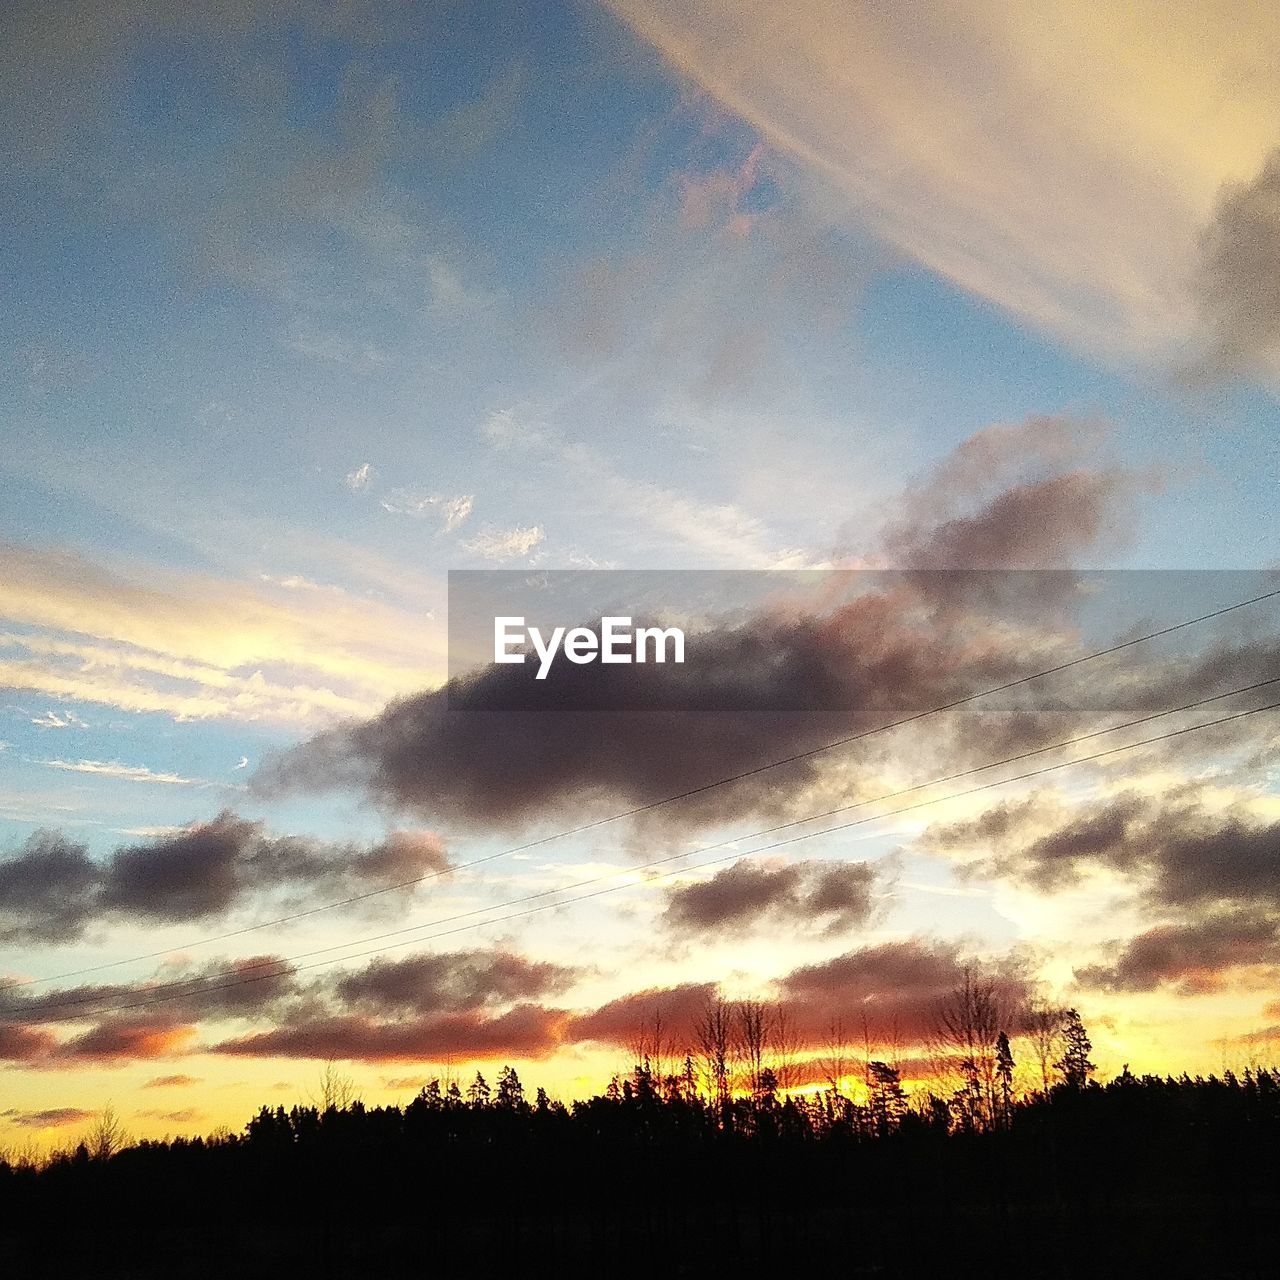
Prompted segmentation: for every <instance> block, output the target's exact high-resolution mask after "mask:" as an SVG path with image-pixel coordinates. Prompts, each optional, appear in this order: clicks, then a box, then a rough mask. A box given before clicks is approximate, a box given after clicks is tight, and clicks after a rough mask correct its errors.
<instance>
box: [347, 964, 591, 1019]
mask: <svg viewBox="0 0 1280 1280" xmlns="http://www.w3.org/2000/svg"><path fill="white" fill-rule="evenodd" d="M578 976H579V975H578V972H577V971H576V970H574V969H569V968H565V967H564V966H561V965H555V964H548V963H546V962H536V961H531V960H528V959H526V958H525V957H524V956H520V955H517V954H515V953H513V952H504V951H470V952H461V953H454V954H446V955H423V956H412V957H410V958H408V959H405V960H375V961H374V962H373V963H372V964H370V965H369V966H368V967H367V968H365V969H363V970H361V971H359V972H358V973H353V974H348V975H346V976H344V977H342V978H341V979H339V980H338V982H337V983H336V984H335V987H334V991H335V994H336V996H337V997H338V999H339V1000H341V1001H342V1002H343V1003H344V1004H346V1005H348V1006H349V1007H351V1008H352V1009H358V1010H361V1011H363V1012H374V1013H379V1014H383V1015H388V1014H393V1015H394V1014H405V1015H414V1016H423V1015H434V1014H441V1013H459V1012H464V1011H474V1010H476V1009H479V1008H482V1007H487V1006H491V1005H497V1004H508V1003H511V1002H513V1001H521V1000H525V1001H527V1000H532V999H535V998H540V997H543V996H547V995H558V994H560V993H561V992H563V991H564V990H565V989H566V988H567V987H569V986H570V985H571V984H572V983H573V982H574V981H576V979H577V978H578Z"/></svg>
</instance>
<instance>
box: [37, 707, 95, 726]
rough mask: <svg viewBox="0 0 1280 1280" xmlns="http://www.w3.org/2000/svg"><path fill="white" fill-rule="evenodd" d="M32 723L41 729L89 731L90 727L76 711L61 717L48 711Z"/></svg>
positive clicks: (65, 713) (67, 712)
mask: <svg viewBox="0 0 1280 1280" xmlns="http://www.w3.org/2000/svg"><path fill="white" fill-rule="evenodd" d="M31 723H32V724H33V725H35V726H36V727H37V728H40V729H87V728H88V727H89V726H88V725H87V724H85V722H84V721H83V720H81V719H80V717H79V716H78V715H76V713H75V712H74V711H66V712H64V713H63V714H62V715H59V714H58V713H57V712H56V711H46V712H45V713H44V715H42V716H36V717H35V718H34V719H33V720H32V721H31Z"/></svg>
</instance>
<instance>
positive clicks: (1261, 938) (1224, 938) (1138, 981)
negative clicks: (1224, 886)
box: [1076, 910, 1280, 995]
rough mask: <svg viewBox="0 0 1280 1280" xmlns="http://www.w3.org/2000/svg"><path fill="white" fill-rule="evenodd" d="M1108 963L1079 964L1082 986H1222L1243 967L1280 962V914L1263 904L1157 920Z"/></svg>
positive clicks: (1184, 989)
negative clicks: (1261, 908)
mask: <svg viewBox="0 0 1280 1280" xmlns="http://www.w3.org/2000/svg"><path fill="white" fill-rule="evenodd" d="M1113 951H1114V952H1115V954H1114V958H1113V959H1112V960H1111V961H1109V962H1108V963H1106V964H1099V965H1089V966H1086V967H1084V968H1080V969H1077V970H1076V981H1077V982H1079V983H1080V984H1081V985H1082V986H1086V987H1097V988H1100V989H1103V990H1107V991H1154V990H1156V989H1157V988H1159V987H1161V986H1166V985H1167V986H1171V987H1173V988H1174V989H1175V990H1177V991H1178V992H1179V993H1180V994H1182V995H1200V994H1206V993H1210V992H1214V991H1220V990H1221V989H1222V988H1223V987H1225V986H1227V985H1228V984H1229V983H1231V982H1232V981H1233V980H1234V978H1235V977H1236V976H1237V971H1238V970H1241V969H1257V968H1259V967H1261V966H1272V965H1275V964H1277V963H1280V916H1277V915H1275V914H1271V913H1267V912H1263V911H1258V910H1234V911H1217V912H1214V913H1213V914H1210V915H1207V916H1203V917H1199V918H1194V919H1190V920H1184V921H1178V922H1174V923H1165V924H1160V925H1156V926H1155V927H1154V928H1151V929H1148V930H1146V931H1145V932H1143V933H1140V934H1138V935H1137V937H1134V938H1130V939H1128V940H1127V941H1125V942H1123V943H1119V944H1115V945H1114V946H1113Z"/></svg>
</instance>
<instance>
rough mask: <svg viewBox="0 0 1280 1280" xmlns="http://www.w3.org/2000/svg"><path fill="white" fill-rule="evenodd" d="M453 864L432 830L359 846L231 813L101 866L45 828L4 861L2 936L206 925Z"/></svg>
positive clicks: (25, 938) (47, 937)
mask: <svg viewBox="0 0 1280 1280" xmlns="http://www.w3.org/2000/svg"><path fill="white" fill-rule="evenodd" d="M447 866H448V860H447V857H446V855H445V850H444V845H443V843H442V842H441V840H440V839H439V837H437V836H435V835H433V834H431V833H429V832H404V831H399V832H392V833H391V834H389V835H388V836H387V837H386V839H384V840H383V841H381V842H378V843H375V844H372V845H369V846H365V847H360V846H355V845H349V844H336V843H331V842H324V841H319V840H312V839H308V838H304V837H301V836H269V835H267V834H266V832H265V830H264V828H263V825H262V823H260V822H252V821H249V820H247V819H244V818H238V817H236V816H235V815H234V814H232V813H230V812H223V813H221V814H219V815H218V817H216V818H214V819H213V820H212V821H210V822H204V823H199V824H196V825H194V826H191V827H188V828H185V829H183V830H181V831H179V832H178V833H176V834H174V835H171V836H165V837H162V838H160V839H157V840H152V841H150V842H147V843H143V844H133V845H122V846H120V847H118V848H116V849H115V850H114V851H113V852H112V853H111V854H110V855H108V857H107V858H106V859H105V860H103V861H95V860H93V859H91V858H90V857H89V853H88V850H87V848H86V847H85V846H84V845H83V844H79V843H76V842H74V841H71V840H68V839H67V838H66V837H65V836H61V835H57V834H54V833H52V832H47V831H41V832H37V833H35V834H34V835H32V836H31V837H29V838H28V840H27V841H26V842H25V843H24V844H23V845H21V846H20V847H19V849H18V850H17V851H16V853H13V854H10V855H9V856H8V857H6V858H4V859H3V860H0V938H4V939H6V940H9V941H20V942H24V943H27V944H32V943H38V942H44V943H53V942H60V941H68V940H71V939H74V938H78V937H80V936H82V935H83V934H84V932H85V931H86V930H87V929H88V928H89V927H90V926H91V925H94V924H99V923H108V922H113V921H114V922H119V921H122V920H132V921H135V922H136V921H144V922H150V923H160V922H163V923H177V922H187V921H199V920H209V919H213V918H215V917H218V916H222V915H225V914H227V913H228V912H230V911H232V910H234V909H237V908H239V907H242V906H244V905H247V904H248V903H250V902H253V903H255V904H259V905H261V904H262V903H263V902H264V901H271V900H276V901H285V902H293V903H296V902H300V901H309V900H314V899H315V898H322V897H341V896H343V895H345V894H348V893H352V892H356V893H358V892H363V891H367V890H369V889H376V888H379V887H383V886H389V885H394V884H400V883H403V882H404V881H406V880H413V879H416V878H418V877H420V876H423V875H427V874H431V873H433V872H441V871H444V870H445V869H446V868H447Z"/></svg>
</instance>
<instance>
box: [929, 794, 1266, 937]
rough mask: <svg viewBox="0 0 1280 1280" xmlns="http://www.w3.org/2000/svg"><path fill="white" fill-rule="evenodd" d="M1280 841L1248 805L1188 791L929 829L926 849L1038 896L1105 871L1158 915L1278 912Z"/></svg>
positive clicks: (1029, 810)
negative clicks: (1278, 853) (1214, 803)
mask: <svg viewBox="0 0 1280 1280" xmlns="http://www.w3.org/2000/svg"><path fill="white" fill-rule="evenodd" d="M1278 841H1280V821H1275V820H1270V819H1268V818H1267V817H1265V816H1263V815H1260V814H1257V813H1254V812H1251V811H1250V809H1249V807H1248V806H1247V805H1243V804H1241V805H1239V806H1236V807H1235V808H1231V809H1227V810H1222V809H1221V808H1211V807H1209V806H1207V805H1206V804H1204V803H1203V802H1201V801H1198V800H1197V799H1196V797H1195V794H1194V788H1193V787H1186V788H1184V789H1183V790H1182V793H1181V794H1179V792H1178V791H1177V790H1176V789H1175V790H1174V791H1173V792H1172V793H1171V794H1169V795H1148V794H1143V793H1140V792H1137V791H1125V792H1122V793H1120V794H1118V795H1112V796H1109V797H1107V798H1105V799H1104V800H1102V801H1100V802H1095V803H1092V804H1090V805H1088V806H1087V807H1085V808H1082V809H1081V810H1080V811H1078V812H1077V811H1071V810H1065V811H1064V810H1063V809H1062V808H1061V807H1060V806H1059V805H1058V804H1057V803H1056V802H1055V801H1053V800H1052V799H1050V800H1049V801H1047V802H1038V801H1035V800H1032V801H1028V802H1023V803H1021V804H1018V805H1015V806H1002V807H1000V808H997V809H995V810H993V811H991V812H990V813H989V814H988V815H986V816H985V817H983V818H980V819H978V820H977V821H976V822H972V823H957V824H950V825H944V826H936V827H933V828H930V830H929V831H928V832H927V833H926V836H925V841H924V843H925V844H926V845H928V846H932V847H935V848H938V849H942V850H951V851H969V852H971V853H973V854H974V855H976V856H975V858H974V860H973V861H971V862H969V863H968V864H967V866H968V868H969V870H970V872H971V873H973V874H983V875H991V876H1000V877H1004V878H1008V879H1011V880H1014V881H1016V882H1019V883H1023V884H1026V885H1029V886H1030V887H1032V888H1034V889H1036V890H1038V891H1040V892H1052V891H1054V890H1057V889H1061V888H1064V887H1069V886H1071V885H1075V884H1077V883H1079V882H1080V881H1081V880H1082V879H1083V877H1084V876H1085V875H1086V874H1088V873H1089V872H1096V871H1107V872H1111V873H1115V874H1118V875H1120V876H1122V877H1125V878H1127V879H1128V880H1130V881H1131V882H1133V883H1134V884H1135V885H1136V886H1137V887H1138V889H1139V890H1140V892H1141V895H1142V900H1143V901H1144V902H1145V903H1146V904H1147V906H1148V907H1149V908H1151V909H1152V910H1157V911H1167V910H1169V909H1170V908H1173V909H1180V910H1187V911H1192V910H1194V911H1204V910H1218V909H1224V908H1225V909H1233V908H1264V909H1280V860H1277V859H1276V857H1275V854H1274V851H1275V848H1276V846H1277V842H1278ZM992 845H994V846H995V850H994V851H992V849H991V846H992Z"/></svg>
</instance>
